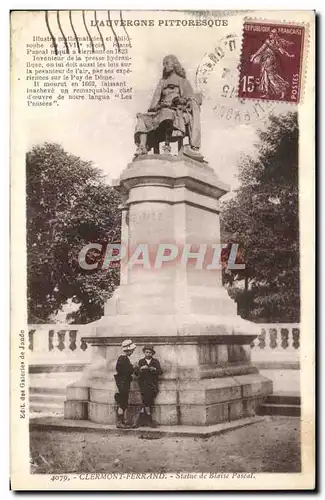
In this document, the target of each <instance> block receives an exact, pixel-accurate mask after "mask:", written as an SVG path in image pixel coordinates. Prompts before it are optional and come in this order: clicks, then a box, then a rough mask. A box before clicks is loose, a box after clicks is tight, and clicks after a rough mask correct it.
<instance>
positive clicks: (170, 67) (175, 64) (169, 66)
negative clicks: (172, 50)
mask: <svg viewBox="0 0 325 500" xmlns="http://www.w3.org/2000/svg"><path fill="white" fill-rule="evenodd" d="M173 71H174V72H175V73H176V74H177V75H179V76H181V77H183V78H186V73H185V70H184V68H183V67H182V66H181V64H180V62H179V60H178V59H177V57H176V56H173V55H172V54H171V55H168V56H166V57H164V59H163V78H167V77H168V76H169V75H170V74H171V73H172V72H173Z"/></svg>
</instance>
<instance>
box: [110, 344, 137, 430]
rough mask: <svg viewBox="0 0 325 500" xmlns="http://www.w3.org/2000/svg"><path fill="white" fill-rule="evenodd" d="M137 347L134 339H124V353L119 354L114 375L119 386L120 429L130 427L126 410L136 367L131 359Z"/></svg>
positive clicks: (118, 412)
mask: <svg viewBox="0 0 325 500" xmlns="http://www.w3.org/2000/svg"><path fill="white" fill-rule="evenodd" d="M135 348H136V345H135V344H134V343H133V342H132V340H124V341H123V342H122V351H123V354H122V355H121V356H119V358H118V360H117V363H116V375H114V377H115V381H116V385H117V388H118V392H117V393H116V394H115V401H116V403H117V423H116V427H117V428H119V429H121V428H122V429H123V428H127V427H130V425H129V424H128V423H127V422H126V421H125V411H126V409H127V407H128V401H129V392H130V385H131V382H132V375H133V373H134V367H133V365H132V363H131V361H130V356H131V355H132V354H133V353H134V350H135Z"/></svg>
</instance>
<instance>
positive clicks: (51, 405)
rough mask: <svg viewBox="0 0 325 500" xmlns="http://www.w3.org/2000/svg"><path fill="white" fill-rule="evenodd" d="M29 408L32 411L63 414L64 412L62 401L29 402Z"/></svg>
mask: <svg viewBox="0 0 325 500" xmlns="http://www.w3.org/2000/svg"><path fill="white" fill-rule="evenodd" d="M29 410H30V412H32V413H42V415H43V414H45V413H55V414H60V415H63V412H64V405H63V402H62V403H61V402H60V403H56V402H53V401H52V402H45V401H43V402H41V403H36V402H31V403H30V405H29Z"/></svg>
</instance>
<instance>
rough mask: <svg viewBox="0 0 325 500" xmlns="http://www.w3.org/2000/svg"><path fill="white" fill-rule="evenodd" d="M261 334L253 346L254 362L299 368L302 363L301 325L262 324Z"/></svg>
mask: <svg viewBox="0 0 325 500" xmlns="http://www.w3.org/2000/svg"><path fill="white" fill-rule="evenodd" d="M259 326H260V328H261V334H260V335H259V336H258V337H257V338H256V339H255V340H254V342H253V343H252V345H251V349H252V362H253V363H257V364H260V365H264V366H265V367H267V365H270V367H271V365H274V364H277V365H278V366H279V367H280V365H281V364H282V365H283V367H285V366H290V365H292V367H293V368H297V367H298V365H299V361H300V324H299V323H288V324H285V323H275V324H261V325H259Z"/></svg>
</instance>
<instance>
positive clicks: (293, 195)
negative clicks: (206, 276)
mask: <svg viewBox="0 0 325 500" xmlns="http://www.w3.org/2000/svg"><path fill="white" fill-rule="evenodd" d="M239 179H240V181H241V186H240V188H239V189H238V190H237V191H236V193H235V196H234V197H233V198H232V199H230V200H229V201H227V202H226V203H225V205H224V207H223V212H222V220H221V227H222V233H223V234H224V235H231V238H232V241H234V242H236V243H238V244H239V245H240V248H241V251H242V254H243V258H244V261H245V266H246V268H245V271H244V272H239V273H236V272H229V271H228V272H227V273H225V275H224V280H225V282H226V283H228V284H229V283H230V285H234V284H235V287H236V293H235V295H236V298H237V300H238V301H239V302H240V301H242V300H245V301H246V306H247V307H248V311H246V312H248V317H250V318H251V319H254V320H264V321H274V322H276V321H293V322H294V321H299V311H300V292H299V288H300V283H299V213H298V201H299V200H298V119H297V114H296V113H294V112H290V113H288V114H285V115H280V116H271V117H270V119H269V124H268V127H267V128H266V130H264V131H259V143H258V144H257V155H256V156H255V157H253V156H252V157H245V158H244V159H243V161H242V163H241V164H240V167H239ZM244 279H246V291H245V290H243V289H242V290H240V288H239V287H238V284H239V282H240V281H242V280H244ZM247 285H248V286H247ZM248 288H249V291H248ZM232 293H234V290H233V291H232ZM247 307H246V309H247Z"/></svg>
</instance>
